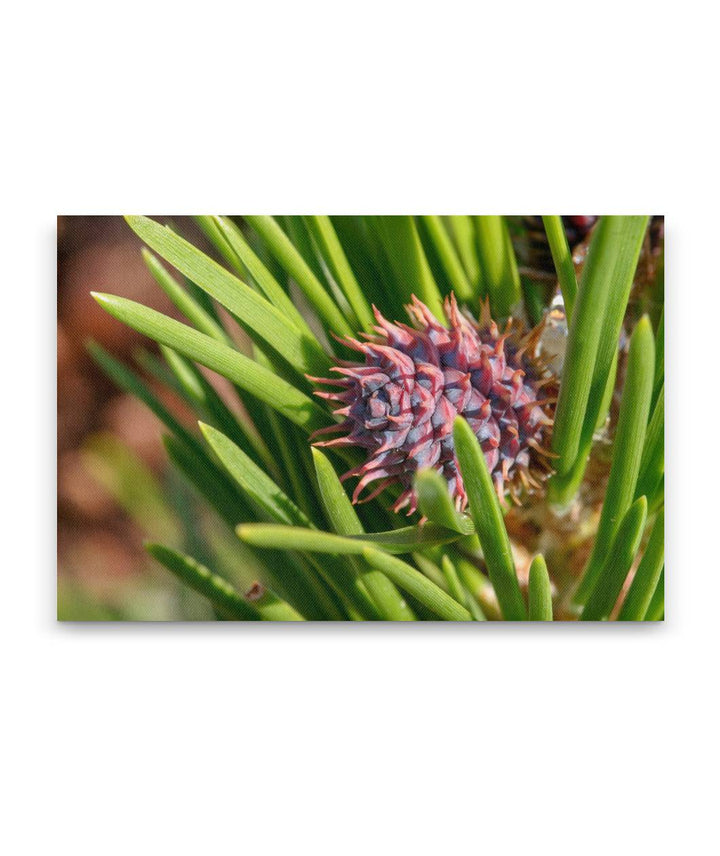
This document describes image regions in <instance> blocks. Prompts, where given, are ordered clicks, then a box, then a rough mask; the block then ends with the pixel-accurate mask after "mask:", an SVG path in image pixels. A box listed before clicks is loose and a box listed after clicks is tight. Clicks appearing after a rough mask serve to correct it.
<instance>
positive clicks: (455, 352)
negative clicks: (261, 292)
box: [311, 295, 557, 514]
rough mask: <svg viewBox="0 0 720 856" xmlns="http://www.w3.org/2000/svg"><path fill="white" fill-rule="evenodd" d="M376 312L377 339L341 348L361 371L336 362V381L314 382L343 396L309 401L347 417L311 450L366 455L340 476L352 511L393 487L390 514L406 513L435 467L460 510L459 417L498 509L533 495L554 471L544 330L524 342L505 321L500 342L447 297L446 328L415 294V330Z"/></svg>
mask: <svg viewBox="0 0 720 856" xmlns="http://www.w3.org/2000/svg"><path fill="white" fill-rule="evenodd" d="M374 311H375V318H376V319H377V322H378V325H377V326H376V327H375V330H376V332H377V334H378V335H377V336H366V337H365V338H367V339H368V341H367V342H360V341H358V340H357V339H350V338H348V339H339V340H338V341H340V342H342V343H343V344H345V345H346V346H347V347H349V348H352V349H353V350H356V351H358V352H360V353H361V354H363V355H364V357H365V362H364V364H357V363H352V362H342V363H341V364H340V365H339V366H337V367H335V368H333V369H332V371H335V372H337V373H338V374H340V375H342V377H341V378H339V379H329V378H311V380H313V381H315V382H317V383H322V384H328V385H333V386H339V387H341V391H340V392H316V395H318V396H320V397H321V398H325V399H328V400H330V401H337V402H340V403H341V405H342V406H341V407H340V408H339V409H337V410H336V411H335V415H337V416H341V417H344V421H343V422H342V423H340V424H337V425H333V426H331V427H329V428H325V429H322V431H319V432H317V434H327V433H332V432H336V431H342V432H347V433H346V434H345V436H342V437H337V438H335V439H333V440H326V441H322V442H317V443H316V445H318V446H351V447H353V446H356V447H361V448H364V449H367V450H368V457H367V460H366V461H365V462H364V463H363V464H361V465H360V466H358V467H355V468H354V469H352V470H350V471H349V472H347V473H345V475H344V476H343V479H346V478H349V477H354V476H359V477H360V480H359V482H358V484H357V487H356V488H355V492H354V494H353V502H358V501H360V495H361V493H362V491H363V489H364V488H365V487H366V486H367V485H369V484H370V483H372V482H375V481H378V480H381V483H380V485H378V486H376V487H375V489H374V490H373V491H372V493H371V494H370V495H369V496H367V497H366V498H365V499H364V500H362V501H368V500H370V499H372V498H374V497H375V496H377V495H378V494H379V493H380V492H381V491H382V490H383V489H384V488H386V487H387V486H389V485H391V484H393V483H399V484H400V485H402V487H403V488H404V490H403V492H402V494H401V495H400V497H399V499H398V500H397V502H396V503H395V504H394V506H393V508H394V510H395V511H399V510H400V509H401V508H404V507H406V506H407V507H408V514H411V513H412V512H413V511H415V509H416V506H417V498H416V496H415V493H414V491H413V488H412V479H413V476H414V474H415V473H416V472H417V471H418V470H420V469H423V468H426V467H434V468H435V469H436V470H437V471H438V472H440V473H441V474H442V475H443V476H444V477H445V479H446V480H447V483H448V486H449V489H450V494H451V496H452V497H453V498H454V499H455V504H456V506H457V508H458V509H464V508H465V506H466V505H467V494H466V492H465V488H464V486H463V481H462V476H461V474H460V470H459V467H458V462H457V458H456V456H455V448H454V443H453V434H452V429H453V422H454V420H455V417H456V415H457V414H461V415H462V416H464V417H465V418H466V419H467V421H468V423H469V424H470V426H471V427H472V429H473V431H474V432H475V435H476V436H477V438H478V440H479V441H480V445H481V447H482V450H483V452H484V455H485V460H486V462H487V465H488V469H489V471H490V473H491V474H492V476H493V479H494V482H495V487H496V490H497V493H498V496H499V497H500V499H501V501H504V496H505V491H506V489H508V490H509V491H510V495H511V497H512V498H513V500H515V501H516V502H519V498H518V497H519V493H520V492H525V493H532V492H533V491H534V490H538V489H539V488H540V487H541V483H542V481H543V480H544V478H545V477H546V476H547V474H548V472H550V471H551V466H550V464H549V463H548V460H547V459H548V457H550V453H549V452H548V451H547V449H545V448H544V445H545V441H546V437H547V433H548V429H549V427H550V426H551V425H552V410H551V406H552V405H554V403H555V398H554V394H555V393H556V391H557V380H556V378H555V377H554V376H553V375H551V374H550V373H549V371H548V370H547V367H546V366H545V364H544V363H542V362H541V361H540V360H539V359H538V358H537V357H536V356H535V350H536V348H537V343H538V339H539V336H540V332H541V329H542V325H540V326H539V327H536V328H535V329H534V330H532V331H530V332H529V333H528V334H527V335H525V336H523V335H522V333H523V331H522V328H521V325H520V324H518V323H517V322H513V321H512V319H511V320H510V321H509V322H508V324H507V327H506V329H505V331H504V332H503V333H502V334H500V333H499V331H498V327H497V325H496V324H495V322H494V321H492V320H491V318H490V310H489V305H488V304H487V303H486V304H485V306H484V308H483V312H482V317H481V319H480V322H477V321H475V320H474V319H473V318H472V317H471V316H470V315H469V314H463V313H461V312H459V311H458V306H457V303H456V300H455V296H454V295H451V296H450V298H449V299H447V300H446V301H445V311H446V314H447V317H448V318H449V319H450V326H449V328H446V327H444V326H443V325H442V324H441V323H440V322H439V321H438V319H437V318H435V316H434V315H433V314H432V313H431V312H430V310H429V309H428V308H427V306H425V305H424V304H423V303H422V302H421V301H420V300H418V299H417V298H416V297H415V296H414V295H413V298H412V303H411V305H410V306H408V314H409V315H410V316H411V318H412V320H413V321H414V322H415V326H414V327H410V326H408V325H406V324H401V323H396V324H392V323H390V322H389V321H387V320H386V319H385V318H384V317H383V316H382V315H381V314H380V312H379V311H378V310H377V309H374ZM543 388H544V389H545V392H544V393H543V395H545V396H546V397H544V398H541V397H540V390H541V389H543ZM548 395H549V396H550V397H547V396H548Z"/></svg>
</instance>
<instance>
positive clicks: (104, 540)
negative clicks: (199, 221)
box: [57, 216, 253, 620]
mask: <svg viewBox="0 0 720 856" xmlns="http://www.w3.org/2000/svg"><path fill="white" fill-rule="evenodd" d="M174 222H176V223H177V225H178V228H180V229H182V231H183V233H184V234H186V235H188V236H191V239H192V240H193V241H194V242H196V243H197V244H198V245H200V246H203V247H205V246H206V244H205V242H204V240H203V237H202V235H201V233H200V232H199V231H198V229H197V228H196V226H195V224H194V223H193V221H192V220H191V219H190V218H184V217H178V218H174ZM57 225H58V243H57V249H58V256H57V261H58V295H57V296H58V300H57V384H58V387H57V391H58V405H57V407H58V412H57V417H58V430H57V475H58V496H57V515H58V521H57V523H58V526H57V536H58V538H57V550H58V557H57V558H58V618H60V619H64V620H177V619H207V618H212V617H213V615H212V613H211V611H210V607H209V606H208V604H207V602H206V601H205V600H203V599H202V598H201V597H200V596H199V595H196V594H195V593H194V592H192V591H189V590H188V589H187V588H186V587H183V586H180V585H179V584H178V583H177V582H176V581H175V579H174V577H172V576H171V575H170V574H168V573H167V571H165V570H163V569H162V568H160V567H159V566H157V565H156V564H155V563H154V562H153V561H152V560H151V559H150V558H149V557H148V556H147V554H146V553H145V551H144V550H143V546H142V544H143V540H144V539H145V538H151V539H154V540H159V541H162V542H164V543H168V544H174V545H176V546H178V547H180V546H182V545H185V546H186V547H187V546H188V540H187V539H188V538H190V539H192V542H193V543H192V544H191V546H192V548H193V549H194V550H195V551H196V555H198V556H199V557H202V556H203V555H205V556H206V557H207V558H208V559H210V558H212V559H215V560H216V561H218V560H219V561H220V564H222V565H225V566H230V567H232V568H233V569H234V570H235V577H236V580H237V582H238V583H240V584H241V585H247V586H249V585H250V584H251V583H252V581H253V580H252V574H247V575H244V574H243V566H244V563H243V556H242V546H241V545H239V544H238V543H236V539H233V538H231V536H230V533H229V531H225V530H224V529H223V528H222V527H221V526H220V525H219V524H218V522H217V521H216V520H215V519H213V518H212V517H211V516H210V515H209V512H208V511H207V510H206V508H203V506H202V505H201V504H200V503H198V502H197V501H196V499H195V496H194V495H193V494H192V492H191V491H190V489H189V488H188V487H187V486H186V485H185V484H184V483H183V482H182V481H181V477H180V476H179V475H177V473H175V472H174V471H172V470H171V469H170V467H169V466H168V465H167V461H166V456H165V451H164V449H163V446H162V442H161V437H162V430H161V425H160V423H159V422H158V420H157V419H156V418H155V416H153V415H152V413H150V412H149V411H148V409H147V408H146V407H144V405H142V404H141V403H140V402H139V401H137V400H136V399H134V398H131V397H130V396H128V395H125V394H123V393H121V392H118V390H117V389H116V388H115V387H113V385H112V384H111V383H110V382H109V381H108V380H107V378H106V377H105V376H104V375H103V374H102V373H101V372H100V371H99V369H98V368H97V367H96V366H95V364H94V363H93V361H92V360H91V359H90V357H89V356H88V354H87V351H86V349H85V343H86V342H87V341H88V340H89V339H94V340H95V341H97V342H99V343H100V344H101V345H103V346H104V347H105V348H106V349H107V350H109V351H110V352H111V353H113V355H115V356H117V357H118V358H119V359H121V360H122V361H123V362H126V363H132V362H133V361H134V360H135V359H136V358H137V357H138V355H139V354H140V355H142V354H144V355H145V357H147V356H148V354H152V353H153V350H152V343H148V342H147V340H144V339H142V337H140V336H138V335H137V334H135V333H134V332H133V331H132V330H130V329H129V328H128V327H126V326H124V325H122V324H119V323H118V322H116V321H114V320H113V319H112V318H110V316H109V315H107V313H105V312H103V311H102V309H100V307H99V306H98V305H97V304H96V303H95V301H94V300H93V299H92V298H91V297H90V291H91V290H96V291H104V292H110V293H114V294H122V295H123V296H126V297H129V298H132V299H133V300H138V301H140V302H142V303H145V304H147V305H149V306H152V307H154V308H156V309H158V310H160V311H162V312H164V313H166V314H168V315H172V316H173V317H178V315H177V312H176V310H175V309H174V307H173V306H172V304H171V303H170V302H169V300H167V298H166V297H165V295H164V294H163V293H162V291H161V290H160V289H159V288H158V287H157V285H156V284H155V283H154V280H153V279H152V277H151V276H150V274H149V272H148V270H147V268H146V267H145V265H144V263H143V261H142V258H141V256H140V252H139V250H140V247H141V242H140V241H139V240H138V238H136V237H135V235H134V234H133V233H132V231H131V230H130V229H129V228H128V227H127V225H126V224H125V221H124V220H123V219H122V217H119V216H117V217H114V216H113V217H105V216H102V217H90V216H87V217H86V216H81V217H78V216H72V217H71V216H61V217H58V224H57ZM215 382H217V379H215ZM150 383H151V385H153V384H152V382H150ZM153 389H154V390H155V391H156V392H157V393H158V394H159V395H160V397H161V398H163V400H164V402H165V403H166V405H167V406H168V407H169V408H170V409H171V410H172V411H173V412H174V413H175V415H177V416H178V418H180V419H182V420H184V421H186V422H188V423H189V422H190V420H191V417H190V415H189V413H188V412H186V411H184V409H183V407H182V405H181V403H179V401H178V399H177V398H175V397H172V396H169V395H168V394H167V391H166V390H164V389H163V387H162V386H160V385H159V384H158V385H153ZM231 403H232V404H233V406H237V403H236V402H231ZM194 542H196V543H194ZM208 552H209V553H210V555H208Z"/></svg>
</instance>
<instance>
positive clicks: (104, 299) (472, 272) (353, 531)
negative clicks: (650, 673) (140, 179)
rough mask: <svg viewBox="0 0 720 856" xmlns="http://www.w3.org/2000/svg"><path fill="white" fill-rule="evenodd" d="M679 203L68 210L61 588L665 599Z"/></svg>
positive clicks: (523, 605) (524, 610)
mask: <svg viewBox="0 0 720 856" xmlns="http://www.w3.org/2000/svg"><path fill="white" fill-rule="evenodd" d="M663 260H664V223H663V218H662V217H660V216H609V215H606V216H599V215H598V216H580V215H566V216H560V215H537V216H531V215H523V216H519V215H514V216H496V215H492V216H490V215H457V216H449V215H443V216H432V215H417V216H366V215H363V216H350V215H343V216H320V215H303V216H300V215H297V216H295V215H293V216H287V215H284V216H267V215H245V216H235V215H233V216H214V215H213V216H194V217H178V216H172V217H169V216H152V217H145V216H129V217H120V216H118V217H77V216H72V217H71V216H67V217H59V218H58V617H59V618H60V619H63V620H100V621H104V620H127V621H132V620H149V621H165V620H207V621H210V620H220V621H426V622H427V621H431V622H437V621H459V622H487V621H512V622H515V621H659V620H662V619H663V618H664V614H665V606H664V361H663V353H664V312H663V305H664V265H663Z"/></svg>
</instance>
